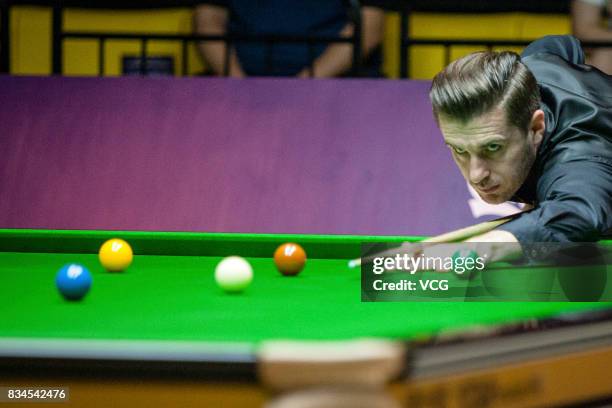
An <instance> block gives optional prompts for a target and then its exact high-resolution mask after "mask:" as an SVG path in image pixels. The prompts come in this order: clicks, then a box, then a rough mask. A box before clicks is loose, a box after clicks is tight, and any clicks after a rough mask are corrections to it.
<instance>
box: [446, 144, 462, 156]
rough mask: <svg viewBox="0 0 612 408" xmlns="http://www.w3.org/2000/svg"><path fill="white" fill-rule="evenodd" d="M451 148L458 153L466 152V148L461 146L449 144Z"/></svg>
mask: <svg viewBox="0 0 612 408" xmlns="http://www.w3.org/2000/svg"><path fill="white" fill-rule="evenodd" d="M449 146H450V148H451V149H453V151H454V152H455V153H457V154H465V149H462V148H461V147H457V146H451V145H449Z"/></svg>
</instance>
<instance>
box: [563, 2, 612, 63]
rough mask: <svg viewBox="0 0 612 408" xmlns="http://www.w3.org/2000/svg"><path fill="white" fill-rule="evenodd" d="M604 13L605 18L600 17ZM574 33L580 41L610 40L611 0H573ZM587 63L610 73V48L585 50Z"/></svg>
mask: <svg viewBox="0 0 612 408" xmlns="http://www.w3.org/2000/svg"><path fill="white" fill-rule="evenodd" d="M603 14H606V15H607V18H606V19H605V22H604V19H603V18H602V15H603ZM572 23H573V29H574V34H575V35H576V37H578V38H579V39H581V40H582V41H612V1H611V0H573V2H572ZM587 63H589V64H591V65H594V66H596V67H597V68H599V69H600V70H602V71H604V72H605V73H607V74H612V48H591V49H590V50H587Z"/></svg>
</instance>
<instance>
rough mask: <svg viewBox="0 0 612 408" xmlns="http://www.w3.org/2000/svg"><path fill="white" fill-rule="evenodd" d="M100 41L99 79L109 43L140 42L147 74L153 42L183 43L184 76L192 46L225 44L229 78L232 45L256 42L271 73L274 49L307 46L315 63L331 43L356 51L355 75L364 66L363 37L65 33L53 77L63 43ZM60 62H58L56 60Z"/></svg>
mask: <svg viewBox="0 0 612 408" xmlns="http://www.w3.org/2000/svg"><path fill="white" fill-rule="evenodd" d="M360 30H361V28H360V27H356V30H355V31H356V32H357V31H360ZM70 38H72V39H97V40H98V75H100V76H102V75H104V47H105V43H106V41H107V40H126V41H127V40H137V41H139V42H140V56H139V60H140V71H141V74H144V73H145V66H146V58H147V55H148V53H147V44H148V42H149V41H171V42H180V43H181V72H182V74H183V75H185V74H186V73H187V44H188V43H190V42H195V43H197V42H204V41H210V42H224V43H225V45H226V47H225V60H224V75H225V76H227V75H228V73H229V72H228V71H229V57H230V52H229V51H230V47H231V44H233V43H237V42H254V43H264V44H266V46H267V47H266V49H267V58H266V60H267V64H268V67H267V68H268V71H270V72H271V71H272V70H273V68H274V67H273V61H272V53H271V50H272V47H273V46H274V45H275V44H282V43H284V44H307V45H308V49H309V52H310V53H311V58H310V60H314V58H313V56H314V45H316V44H321V43H322V44H331V43H346V44H351V45H352V47H353V61H352V71H353V73H355V74H358V73H359V70H360V66H361V36H360V35H355V36H351V37H335V36H286V35H179V34H135V33H105V32H76V31H70V32H62V33H60V34H59V39H58V41H54V42H57V43H58V45H57V50H58V52H57V54H59V56H57V58H56V55H55V54H54V66H53V73H56V74H59V73H61V72H62V65H61V59H62V53H63V50H62V48H63V47H62V43H63V40H64V39H70ZM55 48H56V47H54V49H55ZM56 59H57V60H58V61H55V60H56ZM313 74H314V70H313V67H312V65H311V66H310V75H311V76H312V75H313Z"/></svg>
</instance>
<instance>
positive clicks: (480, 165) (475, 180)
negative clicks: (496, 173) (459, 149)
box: [469, 156, 491, 185]
mask: <svg viewBox="0 0 612 408" xmlns="http://www.w3.org/2000/svg"><path fill="white" fill-rule="evenodd" d="M469 172H470V173H469V176H470V182H471V183H472V184H474V185H477V184H480V183H482V182H483V181H485V180H486V179H487V177H489V175H490V174H491V172H490V171H489V168H488V166H487V162H486V161H485V160H482V159H481V158H479V157H477V156H472V157H471V158H470V169H469Z"/></svg>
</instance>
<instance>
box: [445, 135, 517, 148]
mask: <svg viewBox="0 0 612 408" xmlns="http://www.w3.org/2000/svg"><path fill="white" fill-rule="evenodd" d="M505 142H506V139H505V138H504V137H503V136H492V137H490V138H488V139H486V140H485V141H484V142H482V143H479V144H478V148H483V147H486V146H488V145H490V144H491V143H500V144H501V143H505ZM444 143H445V144H447V145H448V146H453V147H462V148H463V146H458V145H457V144H455V143H451V142H447V141H444Z"/></svg>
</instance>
